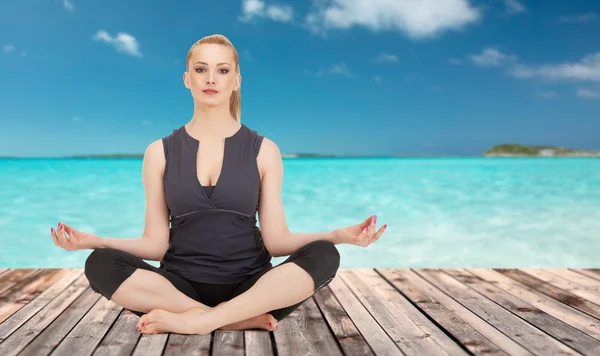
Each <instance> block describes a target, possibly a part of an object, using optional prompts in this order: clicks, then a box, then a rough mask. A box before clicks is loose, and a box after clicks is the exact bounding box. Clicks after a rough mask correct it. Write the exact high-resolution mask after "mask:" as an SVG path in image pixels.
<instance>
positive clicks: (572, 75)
mask: <svg viewBox="0 0 600 356" xmlns="http://www.w3.org/2000/svg"><path fill="white" fill-rule="evenodd" d="M509 72H510V73H511V74H512V75H514V76H516V77H517V78H534V77H538V78H542V79H547V80H572V81H600V52H597V53H594V54H590V55H587V56H585V57H583V58H582V59H581V60H580V61H579V62H567V63H561V64H545V65H540V66H527V65H517V66H515V68H512V69H510V70H509Z"/></svg>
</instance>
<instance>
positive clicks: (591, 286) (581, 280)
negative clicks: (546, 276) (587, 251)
mask: <svg viewBox="0 0 600 356" xmlns="http://www.w3.org/2000/svg"><path fill="white" fill-rule="evenodd" d="M544 270H545V271H547V272H550V273H552V274H554V275H557V276H559V277H562V278H564V279H568V280H569V281H571V282H574V283H577V284H579V285H581V286H583V287H584V288H585V289H588V290H590V291H592V292H595V293H600V280H597V279H595V278H594V277H593V276H592V275H593V273H592V272H589V271H587V270H584V269H575V270H570V269H564V268H545V269H544Z"/></svg>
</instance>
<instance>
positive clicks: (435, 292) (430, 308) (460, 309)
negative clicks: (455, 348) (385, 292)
mask: <svg viewBox="0 0 600 356" xmlns="http://www.w3.org/2000/svg"><path fill="white" fill-rule="evenodd" d="M377 271H378V272H379V273H381V274H382V275H383V277H385V278H386V279H387V280H388V281H389V282H390V283H392V284H393V285H394V286H396V288H398V289H399V290H400V291H401V292H402V293H403V294H404V295H406V296H407V297H408V298H410V299H411V300H412V302H413V303H415V304H416V305H417V306H418V307H419V308H421V309H422V310H423V312H424V313H426V314H427V315H429V316H430V317H431V318H432V319H434V320H435V321H436V322H437V323H438V324H440V326H441V327H443V328H444V329H445V330H447V331H448V333H450V334H451V335H452V336H454V337H455V338H456V339H457V340H458V342H460V343H461V344H462V345H464V346H465V347H466V348H467V349H468V350H469V351H471V352H472V353H473V354H475V355H481V354H486V355H508V354H510V355H531V353H530V352H529V351H527V350H526V349H525V348H524V347H523V346H521V345H519V344H517V343H516V342H514V341H513V340H512V339H510V338H509V337H507V336H506V335H504V334H503V333H501V332H500V331H498V329H496V328H494V327H493V326H491V325H490V324H488V323H487V322H485V321H484V320H482V319H481V318H479V317H478V316H477V315H476V314H474V313H473V312H471V311H470V310H468V309H467V308H465V307H464V306H462V305H461V304H459V303H458V302H456V301H454V300H453V299H452V298H450V297H448V296H447V295H446V294H444V293H442V292H441V291H440V290H439V289H437V288H436V287H434V286H433V285H432V284H431V283H429V282H428V281H426V280H424V279H423V278H421V276H419V275H417V274H416V273H415V272H414V271H411V270H409V269H391V268H390V269H377Z"/></svg>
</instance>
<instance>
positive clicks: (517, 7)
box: [504, 0, 526, 14]
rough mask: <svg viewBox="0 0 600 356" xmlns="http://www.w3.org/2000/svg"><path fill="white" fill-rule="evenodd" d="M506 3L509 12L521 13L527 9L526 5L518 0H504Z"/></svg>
mask: <svg viewBox="0 0 600 356" xmlns="http://www.w3.org/2000/svg"><path fill="white" fill-rule="evenodd" d="M504 4H505V5H506V11H508V13H509V14H520V13H522V12H525V10H526V8H525V6H524V5H523V4H521V3H520V2H519V1H517V0H504Z"/></svg>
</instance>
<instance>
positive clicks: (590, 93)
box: [577, 88, 600, 99]
mask: <svg viewBox="0 0 600 356" xmlns="http://www.w3.org/2000/svg"><path fill="white" fill-rule="evenodd" d="M577 96H579V97H580V98H584V99H600V90H591V89H585V88H579V89H577Z"/></svg>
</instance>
